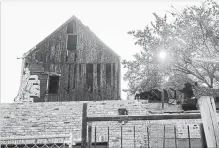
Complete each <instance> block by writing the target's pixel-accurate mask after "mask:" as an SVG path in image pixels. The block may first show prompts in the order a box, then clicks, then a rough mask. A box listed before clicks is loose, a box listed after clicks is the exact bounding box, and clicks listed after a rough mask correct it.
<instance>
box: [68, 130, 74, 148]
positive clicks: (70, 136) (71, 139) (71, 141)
mask: <svg viewBox="0 0 219 148" xmlns="http://www.w3.org/2000/svg"><path fill="white" fill-rule="evenodd" d="M72 145H73V134H72V133H70V135H69V148H72Z"/></svg>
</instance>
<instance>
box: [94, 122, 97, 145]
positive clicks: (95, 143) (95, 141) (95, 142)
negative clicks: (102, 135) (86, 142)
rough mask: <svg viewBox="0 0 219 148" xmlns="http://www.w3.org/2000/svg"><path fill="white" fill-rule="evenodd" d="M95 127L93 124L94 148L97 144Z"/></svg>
mask: <svg viewBox="0 0 219 148" xmlns="http://www.w3.org/2000/svg"><path fill="white" fill-rule="evenodd" d="M96 145H97V127H96V126H95V129H94V147H95V148H96V147H97V146H96Z"/></svg>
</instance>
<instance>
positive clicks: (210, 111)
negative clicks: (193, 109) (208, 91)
mask: <svg viewBox="0 0 219 148" xmlns="http://www.w3.org/2000/svg"><path fill="white" fill-rule="evenodd" d="M198 104H199V108H200V112H201V117H202V123H203V127H204V132H205V137H206V142H207V146H208V147H214V148H219V126H218V123H217V113H216V108H215V102H214V98H213V97H209V96H202V97H201V98H200V99H199V100H198Z"/></svg>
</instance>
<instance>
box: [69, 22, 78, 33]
mask: <svg viewBox="0 0 219 148" xmlns="http://www.w3.org/2000/svg"><path fill="white" fill-rule="evenodd" d="M75 28H76V22H75V20H72V21H71V22H69V23H68V26H67V33H73V32H74V31H75Z"/></svg>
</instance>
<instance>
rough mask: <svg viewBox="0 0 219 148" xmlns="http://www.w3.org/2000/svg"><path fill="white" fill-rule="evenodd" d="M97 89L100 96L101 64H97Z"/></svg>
mask: <svg viewBox="0 0 219 148" xmlns="http://www.w3.org/2000/svg"><path fill="white" fill-rule="evenodd" d="M97 88H98V94H100V64H97Z"/></svg>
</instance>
